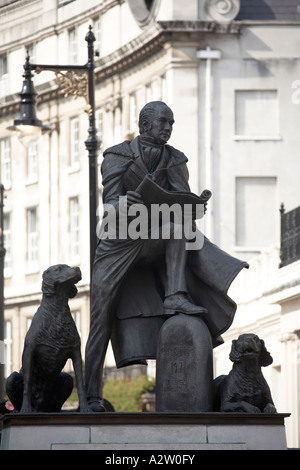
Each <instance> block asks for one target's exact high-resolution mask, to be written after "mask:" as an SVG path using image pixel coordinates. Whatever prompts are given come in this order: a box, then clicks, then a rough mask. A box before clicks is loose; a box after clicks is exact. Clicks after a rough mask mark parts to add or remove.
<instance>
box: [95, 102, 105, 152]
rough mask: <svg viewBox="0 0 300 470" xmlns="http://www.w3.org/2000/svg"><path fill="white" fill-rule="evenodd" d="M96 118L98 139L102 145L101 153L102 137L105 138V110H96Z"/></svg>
mask: <svg viewBox="0 0 300 470" xmlns="http://www.w3.org/2000/svg"><path fill="white" fill-rule="evenodd" d="M95 118H96V129H97V138H98V140H99V143H100V146H99V153H101V150H102V137H103V110H102V109H96V112H95Z"/></svg>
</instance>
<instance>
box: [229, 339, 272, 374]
mask: <svg viewBox="0 0 300 470" xmlns="http://www.w3.org/2000/svg"><path fill="white" fill-rule="evenodd" d="M229 359H230V360H231V361H232V362H234V363H235V364H237V363H238V362H241V361H243V360H247V359H256V360H257V361H258V364H259V365H260V366H264V367H265V366H269V365H270V364H272V362H273V358H272V356H271V354H270V353H269V352H268V351H267V349H266V347H265V343H264V341H263V340H262V339H260V338H259V337H258V336H257V335H255V334H253V333H246V334H243V335H240V336H239V337H238V339H235V340H233V341H232V346H231V352H230V354H229Z"/></svg>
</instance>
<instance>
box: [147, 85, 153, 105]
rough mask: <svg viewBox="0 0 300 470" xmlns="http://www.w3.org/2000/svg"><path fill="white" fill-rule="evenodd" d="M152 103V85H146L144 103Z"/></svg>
mask: <svg viewBox="0 0 300 470" xmlns="http://www.w3.org/2000/svg"><path fill="white" fill-rule="evenodd" d="M150 101H152V83H148V84H147V85H146V103H149V102H150Z"/></svg>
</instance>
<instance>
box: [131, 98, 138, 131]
mask: <svg viewBox="0 0 300 470" xmlns="http://www.w3.org/2000/svg"><path fill="white" fill-rule="evenodd" d="M136 128H137V119H136V96H135V93H132V94H131V95H130V96H129V131H130V132H132V133H135V132H136Z"/></svg>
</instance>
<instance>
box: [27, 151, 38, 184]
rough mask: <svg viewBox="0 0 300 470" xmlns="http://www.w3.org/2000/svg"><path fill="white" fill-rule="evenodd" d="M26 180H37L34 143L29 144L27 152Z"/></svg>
mask: <svg viewBox="0 0 300 470" xmlns="http://www.w3.org/2000/svg"><path fill="white" fill-rule="evenodd" d="M27 178H28V180H29V182H36V181H37V180H38V154H37V144H36V142H30V143H29V146H28V150H27Z"/></svg>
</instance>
